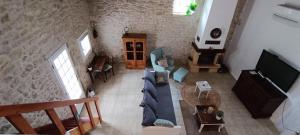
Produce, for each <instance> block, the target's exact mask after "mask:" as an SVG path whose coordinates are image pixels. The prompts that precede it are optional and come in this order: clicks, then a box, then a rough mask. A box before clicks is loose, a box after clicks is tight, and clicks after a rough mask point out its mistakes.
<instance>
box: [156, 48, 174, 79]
mask: <svg viewBox="0 0 300 135" xmlns="http://www.w3.org/2000/svg"><path fill="white" fill-rule="evenodd" d="M164 55H165V52H164V50H163V48H157V49H154V50H153V51H151V53H150V59H151V64H152V67H153V69H154V70H155V71H158V72H165V71H169V72H170V73H171V72H172V71H173V70H174V69H175V66H174V60H173V59H172V57H171V56H166V57H167V61H168V67H162V66H160V65H158V64H157V60H158V59H159V58H161V57H163V56H164Z"/></svg>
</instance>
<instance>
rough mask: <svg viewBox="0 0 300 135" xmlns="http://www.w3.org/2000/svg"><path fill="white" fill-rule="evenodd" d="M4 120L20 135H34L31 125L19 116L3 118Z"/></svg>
mask: <svg viewBox="0 0 300 135" xmlns="http://www.w3.org/2000/svg"><path fill="white" fill-rule="evenodd" d="M5 118H6V119H7V120H8V121H9V122H10V123H11V124H12V125H13V126H14V127H15V128H16V129H17V130H18V131H19V132H20V133H21V134H36V132H35V130H34V129H33V128H32V127H31V125H30V124H29V123H28V122H27V121H26V120H25V119H24V117H23V116H22V115H21V114H16V115H10V116H5Z"/></svg>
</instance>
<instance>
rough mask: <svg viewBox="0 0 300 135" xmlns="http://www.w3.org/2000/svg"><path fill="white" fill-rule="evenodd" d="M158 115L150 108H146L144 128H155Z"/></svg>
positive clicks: (146, 106)
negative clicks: (154, 124)
mask: <svg viewBox="0 0 300 135" xmlns="http://www.w3.org/2000/svg"><path fill="white" fill-rule="evenodd" d="M156 118H157V117H156V114H155V113H154V112H153V110H152V109H151V108H150V107H149V106H148V105H145V106H144V111H143V122H142V125H143V126H153V123H154V122H155V120H156Z"/></svg>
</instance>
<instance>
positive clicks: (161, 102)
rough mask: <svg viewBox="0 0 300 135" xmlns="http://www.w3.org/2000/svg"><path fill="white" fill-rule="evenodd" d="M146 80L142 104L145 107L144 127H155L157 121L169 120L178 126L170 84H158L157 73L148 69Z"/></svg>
mask: <svg viewBox="0 0 300 135" xmlns="http://www.w3.org/2000/svg"><path fill="white" fill-rule="evenodd" d="M166 76H167V74H166ZM144 80H145V85H144V90H143V93H144V99H143V101H142V103H141V106H143V107H144V110H143V122H142V125H143V126H153V122H154V121H155V120H156V119H164V120H168V121H171V122H172V123H173V124H174V125H177V123H176V117H175V112H174V106H173V102H172V96H171V90H170V85H169V83H166V84H160V85H158V84H156V81H155V72H150V70H147V69H146V70H145V72H144ZM149 93H150V94H149ZM149 106H150V107H149ZM153 115H154V116H153Z"/></svg>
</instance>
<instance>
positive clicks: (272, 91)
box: [232, 70, 286, 118]
mask: <svg viewBox="0 0 300 135" xmlns="http://www.w3.org/2000/svg"><path fill="white" fill-rule="evenodd" d="M232 90H233V92H234V93H235V94H236V95H237V97H238V98H239V99H240V100H241V101H242V103H243V104H244V105H245V107H246V108H247V109H248V110H249V112H250V113H251V115H252V117H253V118H267V117H270V116H271V115H272V113H273V112H274V111H275V110H276V108H277V107H278V106H279V105H280V104H281V102H283V101H284V100H285V99H286V96H285V95H284V94H283V93H281V92H280V91H279V90H278V89H277V88H276V87H274V86H273V85H272V84H271V83H270V82H269V81H268V80H266V79H265V78H262V77H260V76H259V75H258V74H251V73H250V70H243V71H242V73H241V75H240V77H239V79H238V81H237V82H236V84H235V86H234V87H233V88H232Z"/></svg>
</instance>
